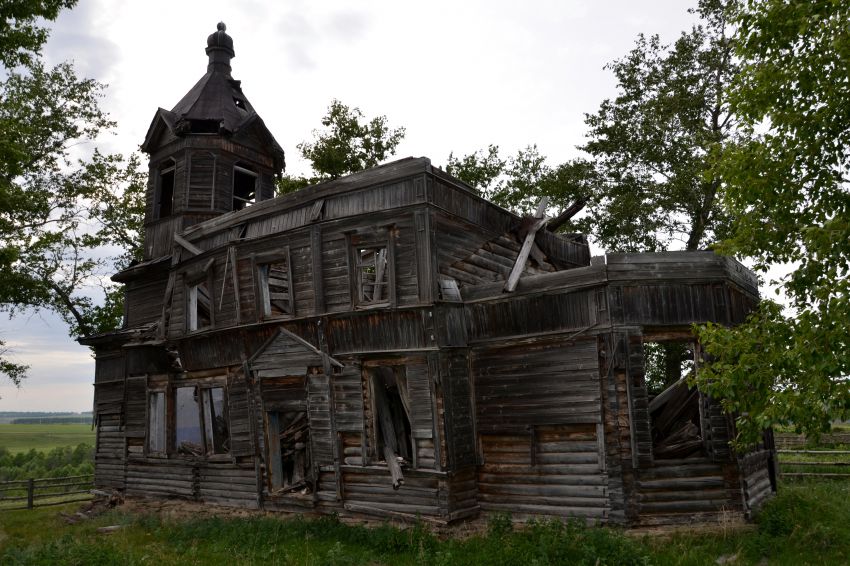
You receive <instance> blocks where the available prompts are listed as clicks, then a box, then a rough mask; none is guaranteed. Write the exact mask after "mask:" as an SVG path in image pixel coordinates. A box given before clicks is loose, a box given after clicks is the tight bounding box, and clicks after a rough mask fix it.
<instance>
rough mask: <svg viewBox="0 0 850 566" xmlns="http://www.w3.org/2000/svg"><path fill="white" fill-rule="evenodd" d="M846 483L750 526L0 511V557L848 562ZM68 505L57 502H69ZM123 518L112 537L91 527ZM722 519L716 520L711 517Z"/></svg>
mask: <svg viewBox="0 0 850 566" xmlns="http://www.w3.org/2000/svg"><path fill="white" fill-rule="evenodd" d="M848 496H850V484H848V483H844V482H803V483H794V484H790V485H786V486H783V488H782V489H781V491H780V494H779V495H778V496H777V497H776V498H775V499H774V500H772V501H770V502H769V503H768V504H767V505H766V507H765V509H764V511H763V512H762V513H761V515H760V516H759V518H758V521H757V523H756V526H755V528H752V529H744V530H741V529H732V528H729V529H725V530H724V529H723V528H719V529H713V530H707V529H694V530H693V531H687V532H680V533H677V534H674V535H661V536H634V535H627V534H624V533H622V532H621V531H618V530H614V529H607V528H596V527H587V526H585V525H584V524H582V523H579V522H570V523H560V522H557V521H547V522H535V523H531V524H529V525H527V526H526V527H524V528H521V529H518V528H516V527H514V526H513V525H512V524H511V522H510V520H509V517H508V516H506V515H497V516H495V517H494V518H492V519H491V520H490V522H489V525H488V527H487V529H486V531H485V532H483V533H481V534H478V535H475V536H469V537H467V538H450V539H442V538H440V537H437V536H436V535H434V534H433V533H431V532H430V531H429V530H427V529H426V528H424V527H423V526H421V525H419V526H415V527H412V528H408V529H398V528H395V527H393V526H390V525H382V526H379V527H377V528H367V527H363V526H349V525H345V524H343V523H342V522H340V521H339V520H338V519H337V518H335V517H324V518H320V519H305V518H303V517H296V518H294V519H284V518H278V517H273V516H272V517H269V516H266V517H252V518H242V519H238V518H200V519H191V520H187V521H173V520H166V519H163V518H160V517H156V516H140V515H131V514H128V513H124V512H122V511H120V510H117V511H113V512H111V513H108V514H106V515H103V516H101V517H98V518H96V519H94V520H92V521H89V522H86V523H83V524H77V525H67V524H65V523H64V521H62V520H61V519H60V518H59V517H57V516H56V510H49V509H43V510H35V511H16V512H6V513H3V514H2V515H0V525H1V526H0V528H2V531H0V532H2V533H3V534H5V535H6V536H5V538H3V537H2V536H0V563H3V564H51V565H53V564H114V563H121V564H128V565H130V564H142V563H166V564H255V563H263V564H327V565H349V564H393V565H394V566H401V565H405V564H438V565H441V564H452V565H464V564H497V565H506V566H507V565H512V564H519V565H522V566H529V565H532V564H540V565H544V564H591V565H596V564H598V565H605V564H611V565H613V564H617V565H619V564H641V565H644V564H645V565H649V564H658V565H665V564H715V563H717V560H718V559H719V558H724V559H725V560H726V561H727V563H732V562H733V561H734V563H735V564H779V565H784V564H787V565H792V564H793V565H795V566H796V565H799V564H819V565H829V564H846V563H847V562H848V560H850V507H848V506H847V505H846V504H845V501H846V500H847V498H848ZM70 509H72V508H69V509H66V510H65V511H66V512H67V511H69V510H70ZM104 525H122V527H123V528H121V529H119V530H118V531H117V532H115V533H113V534H111V535H108V536H106V535H102V534H98V533H97V532H96V530H97V528H98V527H102V526H104ZM721 527H722V525H721Z"/></svg>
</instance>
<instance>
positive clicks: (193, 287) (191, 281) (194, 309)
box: [183, 259, 215, 333]
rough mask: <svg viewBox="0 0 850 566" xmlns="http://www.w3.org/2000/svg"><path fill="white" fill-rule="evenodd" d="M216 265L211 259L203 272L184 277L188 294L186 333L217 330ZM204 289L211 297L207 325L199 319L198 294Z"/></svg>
mask: <svg viewBox="0 0 850 566" xmlns="http://www.w3.org/2000/svg"><path fill="white" fill-rule="evenodd" d="M214 265H215V261H214V260H213V259H210V260H209V261H208V262H207V264H206V266H204V267H203V268H202V269H201V270H199V271H193V272H189V273H186V274H185V275H184V276H183V280H184V282H185V292H186V313H185V316H184V322H185V331H186V333H191V332H203V331H204V330H209V329H211V328H215V293H214V289H215V285H214V277H213V266H214ZM202 287H205V288H206V291H207V294H208V296H209V313H208V322H207V323H206V324H205V325H201V324H200V322H201V321H200V320H199V317H198V314H199V312H198V294H199V291H200V290H201V289H202Z"/></svg>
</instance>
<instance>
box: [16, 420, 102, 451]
mask: <svg viewBox="0 0 850 566" xmlns="http://www.w3.org/2000/svg"><path fill="white" fill-rule="evenodd" d="M81 443H86V444H91V445H94V431H93V430H92V428H91V425H87V424H33V425H30V424H22V425H13V424H0V447H3V448H6V449H7V450H9V451H10V452H12V453H13V454H15V453H17V452H28V451H29V450H30V448H35V449H36V450H37V451H40V452H47V451H49V450H52V449H53V448H57V447H59V446H76V445H78V444H81Z"/></svg>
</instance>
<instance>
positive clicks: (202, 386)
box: [167, 381, 230, 459]
mask: <svg viewBox="0 0 850 566" xmlns="http://www.w3.org/2000/svg"><path fill="white" fill-rule="evenodd" d="M181 389H191V390H193V391H194V393H193V399H194V401H195V404H196V406H197V419H198V420H197V422H198V436H199V439H200V441H199V442H198V443H197V447H198V450H197V451H195V452H194V453H186V451H185V450H181V443H178V437H177V434H178V428H177V420H178V417H179V415H178V413H179V411H180V404H179V402H178V395H179V393H178V391H179V390H181ZM217 389H218V390H220V391H221V405H220V408H221V411H220V415H219V416H220V423H222V424H223V426H224V438H221V437H219V438H221V440H220V441H219V442H216V439H215V434H216V430H215V429H216V427H215V423H214V422H213V419H214V417H215V416H214V414H213V413H214V411H212V410H211V407H210V403H208V402H207V401H208V399H209V401H210V402H211V399H210V397H211V396H212V395H213V391H214V390H217ZM167 397H170V402H171V403H173V405H172V406H173V410H172V411H171V414H170V419H169V422H170V425H171V426H170V427H169V440H170V443H171V448H170V450H169V452H170V453H171V454H174V455H176V456H178V457H182V458H206V459H216V458H222V459H224V458H229V455H230V415H229V414H228V408H227V406H228V398H227V388H226V387H225V385H224V384H223V383H220V382H218V381H215V382H212V383H208V382H205V383H198V382H196V383H176V384H174V385H173V386H172V387H171V394H170V395H169V396H167ZM190 415H191V413H190ZM193 420H194V419H193ZM219 430H221V429H219Z"/></svg>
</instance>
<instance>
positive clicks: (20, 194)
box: [0, 0, 850, 443]
mask: <svg viewBox="0 0 850 566" xmlns="http://www.w3.org/2000/svg"><path fill="white" fill-rule="evenodd" d="M75 3H76V0H41V1H39V2H35V3H32V2H24V1H20V0H14V1H12V2H8V3H6V4H5V5H4V6H3V7H2V8H0V13H2V15H3V18H2V21H0V63H2V64H3V66H4V70H5V73H6V78H5V79H4V80H3V81H2V82H0V131H2V136H0V267H2V271H0V303H2V305H3V307H2V308H3V310H5V311H7V312H8V313H9V314H10V315H16V314H20V313H21V312H24V311H29V310H33V309H36V310H37V309H48V310H52V311H55V312H57V313H59V314H60V315H61V316H62V317H63V318H64V319H65V320H66V322H68V323H69V326H70V329H71V334H72V336H74V337H78V336H87V335H91V334H96V333H99V332H103V331H108V330H111V329H114V328H117V327H119V326H120V323H121V315H122V297H121V294H120V290H119V287H118V286H115V285H112V284H110V283H108V282H107V281H106V280H105V279H104V276H105V274H107V273H109V272H114V271H116V270H119V269H121V268H123V267H126V266H127V265H129V264H130V262H132V261H134V260H137V259H139V257H140V250H141V248H140V238H141V227H142V217H143V206H144V190H145V185H146V183H145V178H146V176H145V174H144V173H143V172H142V171H141V167H140V158H139V157H138V156H137V155H132V156H130V157H127V158H125V157H124V156H121V155H103V154H101V153H99V152H97V151H95V152H94V154H93V155H92V156H91V157H89V158H87V159H85V160H80V161H76V162H72V160H71V158H70V156H69V147H70V146H71V145H73V144H75V143H78V142H79V141H81V140H94V139H95V138H96V137H97V135H98V134H100V133H101V132H105V131H108V130H110V129H112V128H114V127H115V124H114V123H112V122H111V121H110V120H109V118H108V116H107V115H106V114H105V113H104V112H102V111H101V109H100V107H99V105H98V100H99V98H100V97H102V95H103V89H104V86H103V85H102V84H100V83H98V82H96V81H93V80H91V79H84V78H79V77H78V76H77V75H76V72H75V70H74V68H73V65H71V64H70V63H63V64H60V65H58V66H56V67H54V68H46V67H45V66H44V64H43V62H42V61H41V57H40V50H41V48H42V47H43V45H44V43H45V42H46V41H47V29H46V28H45V27H43V25H42V24H41V22H42V20H47V21H50V20H54V19H55V18H56V17H57V15H58V14H59V12H60V10H62V9H70V8H72V7H73V6H74V4H75ZM3 12H5V13H3ZM692 12H693V13H694V15H695V17H696V19H697V21H696V23H695V24H694V25H693V26H692V27H691V28H690V29H689V30H685V31H683V32H681V34H680V35H679V36H678V37H677V38H675V39H674V40H673V41H672V42H669V43H666V42H664V41H662V39H661V38H660V37H659V36H658V35H644V34H641V35H639V36H638V38H637V39H636V41H635V45H634V48H633V49H632V50H631V51H629V52H628V53H626V54H625V55H624V56H623V57H621V58H619V59H616V60H614V61H612V62H610V63H609V64H608V65H606V69H607V70H609V71H610V72H611V73H613V75H614V77H615V78H616V80H617V87H616V93H615V95H614V96H613V97H612V98H609V99H605V100H603V101H602V102H601V103H600V105H599V108H598V109H597V110H596V111H595V112H590V113H588V114H586V115H585V125H586V128H587V134H586V139H587V141H586V143H584V144H583V145H581V146H580V147H579V148H578V149H579V150H581V152H582V153H583V155H584V157H581V158H578V159H573V160H570V161H567V162H564V163H560V164H553V163H550V162H549V161H548V160H547V159H546V157H545V156H544V155H543V154H542V153H541V151H540V150H539V149H538V148H537V146H536V145H534V144H530V145H527V146H526V147H525V148H523V149H521V150H519V151H518V152H517V153H516V154H514V155H505V154H504V153H503V152H502V151H501V150H500V147H499V145H498V144H496V143H492V140H485V141H484V142H483V144H482V145H486V147H484V148H483V149H481V150H478V151H476V152H473V153H471V154H467V155H455V154H454V153H452V154H450V155H449V156H448V158H447V161H446V165H445V168H446V171H447V172H448V173H450V174H452V175H454V176H455V177H457V178H459V179H460V180H462V181H464V182H466V183H467V184H469V185H470V186H471V187H473V189H475V190H476V191H478V192H479V193H480V194H481V195H482V196H484V197H486V198H488V199H491V200H492V201H494V202H496V203H497V204H499V205H501V206H503V207H505V208H508V209H510V210H513V211H515V212H517V213H520V214H523V213H528V212H529V211H530V210H532V208H533V207H534V206H535V205H536V204H537V202H538V201H539V200H540V199H541V198H543V197H547V198H548V199H549V202H550V206H551V207H553V208H554V209H556V210H558V209H565V208H567V207H569V206H570V205H573V204H575V203H582V204H584V206H585V211H586V212H585V214H584V215H582V216H580V217H577V218H574V219H573V220H572V221H571V222H570V223H568V224H567V225H566V226H565V227H564V228H563V229H564V230H568V231H581V232H585V233H587V234H588V235H589V237H590V238H591V239H592V241H593V242H595V243H596V244H597V245H599V246H601V247H603V248H605V249H606V250H609V251H634V252H652V251H663V250H668V249H684V250H700V249H714V250H716V251H718V252H720V253H724V254H734V255H736V256H739V257H744V258H749V259H751V260H752V262H753V264H754V266H755V269H756V271H757V272H759V273H760V274H762V275H764V274H766V273H767V271H768V270H769V269H770V268H771V267H774V266H777V265H788V266H791V267H790V273H789V275H788V276H787V277H786V278H784V279H783V280H781V281H779V282H778V284H779V287H780V289H781V290H782V292H783V293H784V295H785V296H786V297H787V305H782V304H780V303H778V302H775V301H773V300H771V299H764V300H763V301H762V302H761V304H760V306H759V307H758V308H757V310H756V311H755V312H754V313H753V314H752V315H751V316H750V318H749V319H748V320H747V321H746V322H745V323H744V324H742V325H741V326H738V327H735V328H724V327H720V326H717V325H712V324H708V325H705V326H703V327H701V328H698V329H696V332H697V334H698V337H699V340H700V341H701V343H702V344H703V348H704V350H705V351H706V352H707V353H708V354H710V355H711V356H712V358H713V359H714V360H716V361H714V362H713V363H711V364H708V365H706V366H705V367H702V368H701V371H700V372H699V375H697V376H696V377H695V380H696V383H698V385H699V386H700V387H701V388H702V389H703V390H704V391H706V392H707V393H709V394H711V395H713V396H715V397H717V398H719V399H722V400H723V403H724V407H725V408H726V409H727V410H728V411H729V412H730V413H732V414H734V415H736V429H737V432H738V441H739V442H741V443H747V442H752V441H754V440H756V439H757V438H759V436H760V434H761V431H762V430H763V429H764V428H766V427H769V426H773V425H780V424H781V425H791V426H794V427H797V428H798V429H799V430H800V431H802V432H806V433H809V434H814V435H816V434H818V433H819V432H821V431H825V430H828V428H829V426H830V423H831V422H832V421H833V420H835V419H842V420H846V419H848V418H850V382H848V379H847V378H848V377H850V324H848V323H847V321H848V320H850V288H848V287H850V284H849V283H848V281H849V280H848V269H849V268H850V178H848V171H850V150H848V148H850V105H848V104H847V100H850V4H848V3H843V2H834V1H831V0H806V1H798V2H786V1H783V0H699V2H698V5H697V7H696V8H695V9H694V10H692ZM321 125H322V129H319V130H316V131H314V132H313V140H312V141H305V142H302V143H300V144H298V146H297V148H298V151H299V152H300V154H301V155H302V157H304V158H305V159H306V160H307V161H308V162H309V163H310V164H311V166H312V169H313V173H312V175H308V176H291V175H284V176H283V177H282V178H281V179H280V180H279V184H278V190H279V193H280V194H283V193H286V192H291V191H294V190H298V189H300V188H303V187H306V186H309V185H313V184H316V183H318V182H322V181H326V180H331V179H335V178H338V177H340V176H342V175H346V174H349V173H353V172H357V171H360V170H363V169H367V168H369V167H373V166H375V165H377V164H379V163H380V162H382V161H384V160H385V159H387V158H388V157H390V156H392V155H393V154H394V152H395V150H396V148H397V147H398V145H399V143H400V142H401V141H402V139H403V138H404V135H405V129H404V128H403V127H398V128H392V127H390V125H389V122H388V120H387V118H386V116H378V117H376V118H372V119H371V120H367V119H366V117H365V115H364V114H363V112H362V111H361V110H360V109H359V108H357V107H349V106H347V105H345V104H343V103H342V102H341V101H339V100H336V99H334V100H333V101H332V102H331V104H330V106H329V108H328V112H327V114H326V115H325V116H324V117H322V119H321ZM105 249H118V250H120V251H119V253H118V254H117V255H115V254H113V255H106V256H104V255H98V254H99V253H100V252H101V251H103V250H105ZM91 281H99V282H101V283H99V284H100V285H102V286H103V297H104V298H103V299H102V300H100V301H95V300H93V299H92V298H91V295H90V292H89V286H90V283H91ZM789 312H790V314H789ZM4 348H5V346H4V345H3V343H2V342H0V373H3V374H4V375H6V376H7V377H8V378H10V379H11V380H12V381H13V382H16V383H19V382H20V380H21V379H22V378H23V377H24V375H25V372H26V367H23V366H20V365H19V364H15V363H13V362H11V361H10V360H9V359H8V357H7V356H4V355H3V354H4V353H5V349H4ZM683 356H684V352H683V351H682V350H681V349H679V350H676V349H665V350H663V351H661V352H657V353H656V355H655V357H654V358H653V359H654V360H655V362H654V363H657V366H658V369H657V373H656V375H657V379H658V380H660V382H661V384H662V385H663V384H664V382H665V380H668V379H671V378H672V376H674V375H677V373H676V372H677V370H680V368H681V363H682V360H683Z"/></svg>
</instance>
